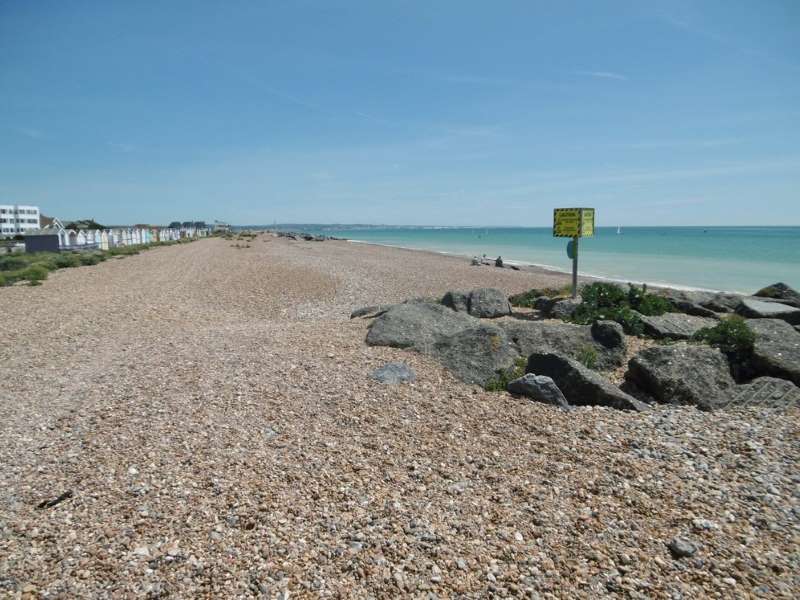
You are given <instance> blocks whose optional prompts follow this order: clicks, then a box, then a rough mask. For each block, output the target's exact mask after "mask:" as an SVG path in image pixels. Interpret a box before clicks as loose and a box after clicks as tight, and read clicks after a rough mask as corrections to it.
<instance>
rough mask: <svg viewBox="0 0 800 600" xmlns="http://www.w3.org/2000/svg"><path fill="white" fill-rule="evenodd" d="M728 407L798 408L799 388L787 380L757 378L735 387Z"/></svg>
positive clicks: (799, 404)
mask: <svg viewBox="0 0 800 600" xmlns="http://www.w3.org/2000/svg"><path fill="white" fill-rule="evenodd" d="M728 406H731V407H735V406H757V407H772V408H789V407H792V406H800V388H799V387H797V386H796V385H795V384H794V383H792V382H791V381H789V380H787V379H778V378H777V377H759V378H757V379H754V380H753V381H751V382H750V383H746V384H744V385H737V386H736V389H735V390H734V391H733V393H732V394H731V400H730V403H729V404H728Z"/></svg>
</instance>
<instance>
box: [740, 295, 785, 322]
mask: <svg viewBox="0 0 800 600" xmlns="http://www.w3.org/2000/svg"><path fill="white" fill-rule="evenodd" d="M736 313H737V314H740V315H742V316H743V317H748V318H750V319H781V320H782V321H786V322H787V323H791V324H792V325H800V308H796V307H794V306H789V305H788V304H781V303H780V302H765V301H764V300H756V299H755V298H743V299H742V302H741V304H740V305H739V306H738V308H737V309H736Z"/></svg>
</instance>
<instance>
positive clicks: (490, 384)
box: [484, 356, 527, 392]
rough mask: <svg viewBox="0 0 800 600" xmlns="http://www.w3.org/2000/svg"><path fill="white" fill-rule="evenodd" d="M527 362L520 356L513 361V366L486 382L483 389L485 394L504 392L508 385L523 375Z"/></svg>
mask: <svg viewBox="0 0 800 600" xmlns="http://www.w3.org/2000/svg"><path fill="white" fill-rule="evenodd" d="M526 365H527V360H526V359H525V358H524V357H522V356H520V357H519V358H517V360H515V361H514V366H512V367H511V368H510V369H505V370H501V371H498V372H497V375H495V376H494V377H492V378H491V379H490V380H489V381H487V382H486V385H485V386H484V389H485V390H486V391H487V392H505V391H506V389H507V388H508V384H509V383H511V382H512V381H514V380H515V379H519V378H520V377H522V376H523V375H525V366H526Z"/></svg>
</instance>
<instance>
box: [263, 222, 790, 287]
mask: <svg viewBox="0 0 800 600" xmlns="http://www.w3.org/2000/svg"><path fill="white" fill-rule="evenodd" d="M249 228H250V229H257V228H258V229H260V228H261V227H255V226H251V227H249ZM263 228H264V229H278V230H284V231H285V230H289V229H291V230H294V231H305V232H308V233H311V234H316V235H328V236H334V237H340V238H343V239H348V240H351V241H357V242H361V243H370V244H378V245H384V246H392V247H398V248H406V249H412V250H423V251H429V252H435V253H439V254H446V255H447V254H449V255H455V256H467V257H470V256H482V255H484V254H485V255H486V256H487V257H491V258H495V257H497V256H502V257H503V260H504V261H505V262H507V263H509V264H518V265H530V266H535V267H537V268H541V269H546V270H549V271H553V272H557V273H564V272H571V262H570V260H569V259H568V258H567V256H566V252H565V246H566V240H564V239H562V238H555V239H554V238H553V237H552V231H551V229H550V228H549V227H449V226H426V227H419V226H393V227H379V226H369V225H366V226H365V225H357V224H351V225H337V224H326V225H303V224H294V225H290V224H280V225H277V226H267V227H263ZM617 232H618V228H617V226H613V227H599V228H597V230H596V235H595V236H594V237H593V238H584V240H583V241H582V242H581V249H582V252H581V254H580V263H579V271H580V273H581V274H582V276H584V277H589V278H597V279H603V280H607V281H621V282H636V283H647V284H648V285H653V286H659V287H671V288H675V289H686V290H709V291H725V292H735V293H745V294H747V293H752V292H753V291H755V290H758V289H761V288H762V287H764V286H766V285H770V284H771V283H774V282H776V281H785V282H786V283H788V284H789V285H792V286H794V287H798V286H800V227H794V226H792V227H788V226H767V227H757V226H730V227H728V226H691V227H680V226H671V227H652V226H649V227H625V226H622V227H621V228H620V229H619V234H618V233H617Z"/></svg>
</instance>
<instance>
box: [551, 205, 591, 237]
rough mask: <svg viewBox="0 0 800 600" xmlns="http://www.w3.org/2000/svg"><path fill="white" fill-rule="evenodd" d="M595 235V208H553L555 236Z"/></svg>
mask: <svg viewBox="0 0 800 600" xmlns="http://www.w3.org/2000/svg"><path fill="white" fill-rule="evenodd" d="M593 235H594V209H593V208H556V209H554V210H553V237H591V236H593Z"/></svg>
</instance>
